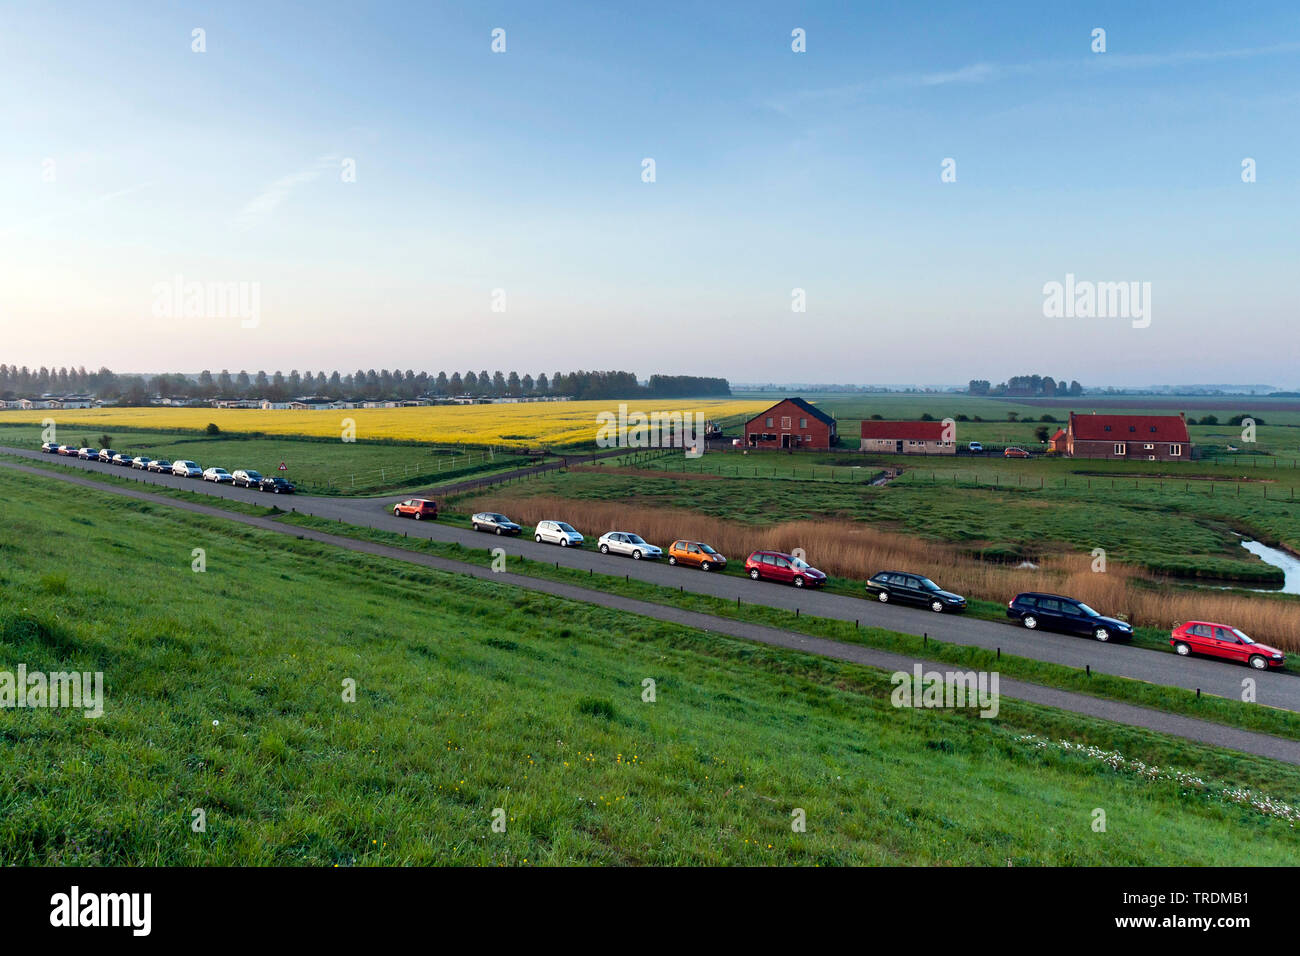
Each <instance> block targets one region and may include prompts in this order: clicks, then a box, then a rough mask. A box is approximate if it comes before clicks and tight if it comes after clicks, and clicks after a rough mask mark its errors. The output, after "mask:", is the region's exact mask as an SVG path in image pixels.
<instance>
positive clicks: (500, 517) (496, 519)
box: [488, 515, 510, 521]
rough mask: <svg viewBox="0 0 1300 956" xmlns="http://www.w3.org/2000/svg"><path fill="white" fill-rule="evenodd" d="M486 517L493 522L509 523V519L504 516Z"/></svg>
mask: <svg viewBox="0 0 1300 956" xmlns="http://www.w3.org/2000/svg"><path fill="white" fill-rule="evenodd" d="M488 517H489V518H491V519H492V520H493V521H509V520H510V519H509V518H507V517H506V516H505V515H488Z"/></svg>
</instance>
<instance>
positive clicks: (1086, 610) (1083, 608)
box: [1079, 601, 1101, 617]
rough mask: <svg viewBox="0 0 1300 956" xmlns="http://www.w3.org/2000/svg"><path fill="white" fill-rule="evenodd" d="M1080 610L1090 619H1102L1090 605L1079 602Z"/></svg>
mask: <svg viewBox="0 0 1300 956" xmlns="http://www.w3.org/2000/svg"><path fill="white" fill-rule="evenodd" d="M1079 610H1080V611H1082V612H1083V613H1084V614H1086V615H1088V617H1101V615H1100V614H1098V613H1097V612H1096V611H1094V610H1093V609H1092V608H1090V607H1088V605H1086V604H1084V603H1083V602H1082V601H1080V602H1079Z"/></svg>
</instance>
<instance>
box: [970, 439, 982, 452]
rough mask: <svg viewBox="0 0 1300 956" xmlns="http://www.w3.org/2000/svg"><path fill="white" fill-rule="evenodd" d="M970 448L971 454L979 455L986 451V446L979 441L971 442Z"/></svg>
mask: <svg viewBox="0 0 1300 956" xmlns="http://www.w3.org/2000/svg"><path fill="white" fill-rule="evenodd" d="M968 448H969V449H970V452H971V454H979V453H980V452H982V451H983V450H984V446H983V445H981V444H980V443H979V442H977V441H973V442H971V443H970V445H969V446H968Z"/></svg>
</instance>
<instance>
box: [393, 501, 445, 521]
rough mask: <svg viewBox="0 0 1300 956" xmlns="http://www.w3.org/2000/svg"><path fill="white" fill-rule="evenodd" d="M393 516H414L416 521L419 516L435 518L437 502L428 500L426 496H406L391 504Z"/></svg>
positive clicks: (436, 515)
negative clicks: (402, 499)
mask: <svg viewBox="0 0 1300 956" xmlns="http://www.w3.org/2000/svg"><path fill="white" fill-rule="evenodd" d="M393 517H394V518H414V519H415V520H416V521H419V520H420V519H421V518H436V517H438V502H436V501H430V500H429V499H428V498H408V499H407V500H406V501H399V502H398V503H397V504H395V505H393Z"/></svg>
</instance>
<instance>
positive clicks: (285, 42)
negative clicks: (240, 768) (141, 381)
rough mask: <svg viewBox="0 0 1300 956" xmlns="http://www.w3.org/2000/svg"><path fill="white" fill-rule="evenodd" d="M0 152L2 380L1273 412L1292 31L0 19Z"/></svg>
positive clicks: (1295, 113) (1291, 144)
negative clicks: (1183, 396)
mask: <svg viewBox="0 0 1300 956" xmlns="http://www.w3.org/2000/svg"><path fill="white" fill-rule="evenodd" d="M981 7H988V8H994V9H980V8H981ZM1098 29H1101V30H1104V31H1105V35H1104V41H1105V49H1104V52H1098V51H1095V50H1094V46H1096V44H1097V39H1096V38H1095V36H1094V32H1095V31H1096V30H1098ZM196 30H199V31H202V32H201V33H199V34H196V33H195V31H196ZM494 30H502V31H504V47H505V48H504V51H503V52H495V51H494V50H493V42H494V41H493V31H494ZM795 30H802V31H803V36H804V41H805V50H804V51H803V52H796V51H795V50H794V49H792V45H793V44H794V43H795V40H794V39H793V38H792V31H795ZM499 45H500V43H499V42H498V46H499ZM196 47H201V48H202V49H201V50H199V49H196ZM0 131H3V139H2V141H0V142H2V144H0V361H5V362H11V363H16V364H27V365H32V366H39V365H54V366H59V365H86V366H88V367H98V366H100V365H106V366H108V367H109V368H112V369H113V370H115V371H119V372H129V371H155V372H156V371H173V370H176V371H190V372H193V371H198V370H200V369H205V368H206V369H212V370H214V371H216V370H219V369H222V368H229V369H232V370H237V369H240V368H246V369H249V370H254V369H266V370H268V371H272V370H276V369H280V370H283V371H284V372H286V373H287V372H288V371H289V370H290V369H299V370H304V371H305V370H309V369H310V370H317V369H325V370H327V371H328V370H333V369H335V368H338V369H341V370H344V371H347V370H350V369H356V368H384V367H387V368H401V369H406V368H414V369H416V370H427V371H432V372H436V371H438V370H441V369H445V370H447V371H448V372H451V371H454V370H457V369H459V370H461V371H464V370H465V369H480V368H485V367H486V368H489V369H497V368H500V369H503V370H506V371H509V370H512V369H514V370H518V371H519V372H520V374H523V373H524V372H531V373H532V374H534V375H536V374H537V373H538V372H542V371H546V372H548V373H549V372H550V371H553V370H554V369H556V368H561V369H570V368H600V369H626V370H630V371H634V372H637V373H638V374H640V375H642V376H643V377H645V376H648V375H650V374H652V373H668V374H697V375H720V376H725V377H727V378H729V379H731V380H733V381H738V382H742V381H743V382H768V381H771V382H792V381H799V382H841V383H845V382H860V383H869V382H912V381H915V382H953V383H962V382H965V381H966V380H968V379H971V378H987V379H991V380H993V381H994V382H996V381H999V380H1002V379H1005V378H1006V377H1008V376H1011V375H1015V374H1028V373H1038V374H1042V375H1052V376H1054V377H1056V378H1066V379H1078V380H1079V381H1082V382H1083V383H1084V384H1086V385H1107V384H1153V383H1180V382H1181V383H1191V382H1241V383H1268V384H1274V385H1278V386H1281V387H1295V386H1297V385H1300V365H1298V363H1297V361H1296V359H1297V352H1298V349H1297V345H1296V343H1297V341H1300V337H1298V336H1297V334H1296V319H1297V305H1298V299H1297V292H1296V278H1295V277H1296V275H1297V272H1298V271H1300V270H1298V269H1297V262H1298V259H1300V257H1298V256H1297V252H1300V240H1298V239H1297V218H1296V211H1297V209H1298V208H1300V205H1298V204H1297V199H1298V198H1300V132H1298V131H1300V6H1297V5H1296V4H1295V3H1294V2H1276V3H1272V2H1255V3H1251V2H1243V3H1236V4H1231V5H1227V4H1222V3H1206V2H1199V0H1190V2H1177V3H1173V2H1169V3H1144V4H1131V3H1127V2H1125V3H1104V2H1101V3H1099V2H1093V3H1072V2H1059V3H1058V2H1053V3H1042V2H1041V0H1040V2H1036V3H1023V4H1021V3H1000V4H997V5H992V4H989V5H977V4H971V3H967V2H954V3H942V2H941V3H925V4H919V3H914V2H888V0H884V2H872V3H802V4H801V3H763V2H758V3H735V4H731V3H708V4H702V3H653V4H633V3H590V4H577V3H565V2H548V3H546V4H539V3H524V2H520V3H492V2H475V3H469V2H465V3H441V2H422V3H375V4H363V3H355V2H348V3H336V2H330V0H324V2H311V3H305V2H303V3H285V2H274V0H262V2H256V3H245V2H223V3H221V4H198V3H185V2H163V0H140V2H133V3H128V4H102V3H92V2H84V3H81V2H78V3H73V2H56V0H44V2H36V0H5V3H4V4H3V6H0ZM646 160H653V173H654V175H653V181H646V179H647V175H648V174H647V169H646V163H645V161H646ZM1247 160H1252V161H1253V168H1254V181H1253V182H1245V181H1243V162H1245V161H1247ZM945 161H951V162H948V163H945ZM945 170H946V171H947V174H946V175H945ZM945 179H947V180H951V181H945ZM1067 276H1073V277H1074V278H1073V279H1072V280H1069V281H1070V282H1071V283H1072V286H1071V287H1072V288H1075V289H1077V288H1079V287H1080V286H1079V285H1078V284H1079V283H1083V284H1090V283H1118V282H1124V283H1130V282H1131V283H1137V284H1138V285H1137V286H1135V287H1133V288H1134V289H1135V291H1137V292H1138V295H1137V296H1135V298H1134V300H1133V302H1134V304H1135V305H1136V303H1138V302H1141V303H1142V304H1143V305H1144V309H1143V310H1142V312H1143V314H1142V315H1141V316H1138V315H1136V314H1127V313H1121V314H1114V313H1115V312H1117V311H1119V310H1118V309H1112V310H1111V313H1112V314H1096V312H1097V310H1095V309H1094V310H1092V312H1091V313H1090V312H1089V310H1088V309H1087V308H1085V307H1082V306H1081V308H1080V309H1079V310H1077V312H1082V313H1083V314H1077V312H1076V310H1074V309H1070V310H1067V314H1045V313H1048V312H1050V311H1051V310H1050V309H1049V308H1046V307H1045V302H1046V300H1047V299H1048V295H1047V294H1046V293H1045V288H1046V287H1048V284H1050V283H1053V282H1056V283H1061V284H1062V286H1063V287H1064V285H1065V284H1066V282H1067ZM236 283H237V284H239V285H237V286H236V285H232V284H236ZM1146 283H1149V285H1144V284H1146ZM231 289H235V290H238V292H240V293H242V299H241V298H240V297H239V296H235V297H234V298H233V299H232V300H231V301H230V302H229V303H227V304H225V305H224V306H223V303H222V298H223V297H222V295H221V293H222V292H223V291H226V290H231ZM796 290H801V291H796ZM1148 290H1149V291H1148ZM1111 304H1112V305H1115V304H1116V303H1111ZM801 305H802V311H797V309H799V308H800V306H801ZM1130 311H1131V312H1136V311H1137V310H1136V309H1131V310H1130ZM1102 312H1103V313H1104V312H1105V310H1102Z"/></svg>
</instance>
